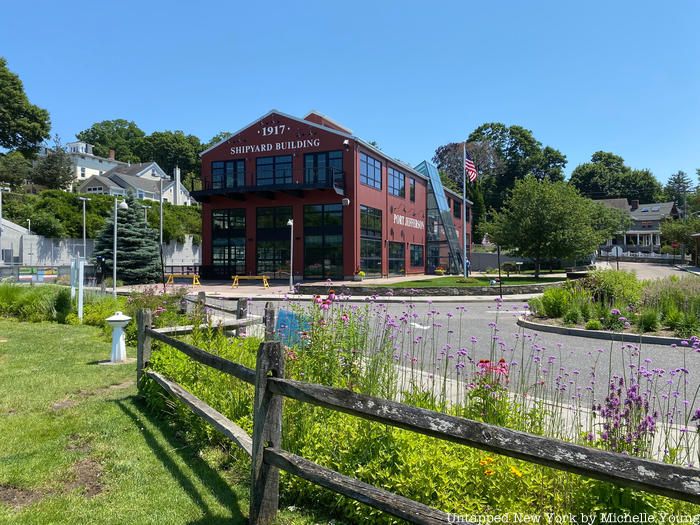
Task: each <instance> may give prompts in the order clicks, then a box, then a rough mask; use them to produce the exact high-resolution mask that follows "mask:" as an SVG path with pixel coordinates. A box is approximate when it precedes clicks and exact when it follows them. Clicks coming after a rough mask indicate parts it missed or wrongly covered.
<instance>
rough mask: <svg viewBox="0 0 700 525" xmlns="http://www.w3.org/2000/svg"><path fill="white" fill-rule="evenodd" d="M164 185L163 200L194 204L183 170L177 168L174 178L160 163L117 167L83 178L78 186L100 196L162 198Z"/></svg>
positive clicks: (180, 203)
mask: <svg viewBox="0 0 700 525" xmlns="http://www.w3.org/2000/svg"><path fill="white" fill-rule="evenodd" d="M161 184H162V192H163V201H165V202H170V203H171V204H175V205H187V206H189V205H190V204H192V199H191V197H190V194H189V191H187V189H186V188H185V187H184V186H183V184H182V182H181V181H180V170H179V169H177V168H176V169H175V174H174V177H173V179H170V178H169V177H168V176H167V175H166V173H165V172H164V171H163V170H162V169H161V167H160V166H159V165H158V164H157V163H156V162H142V163H139V164H124V165H120V166H116V167H114V168H111V169H110V170H108V171H106V172H105V173H103V174H101V175H93V176H92V177H90V178H89V179H87V180H85V181H83V182H82V183H81V184H80V185H79V186H78V191H79V192H80V193H93V194H100V195H126V194H127V193H133V195H134V196H135V197H136V198H137V199H146V200H153V201H158V200H160V192H161Z"/></svg>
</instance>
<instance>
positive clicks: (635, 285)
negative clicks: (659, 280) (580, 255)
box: [581, 270, 642, 307]
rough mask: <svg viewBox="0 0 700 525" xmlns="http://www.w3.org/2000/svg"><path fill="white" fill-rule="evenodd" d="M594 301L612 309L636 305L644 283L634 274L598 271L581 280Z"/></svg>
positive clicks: (618, 271) (621, 271) (620, 271)
mask: <svg viewBox="0 0 700 525" xmlns="http://www.w3.org/2000/svg"><path fill="white" fill-rule="evenodd" d="M581 283H582V285H583V286H584V287H585V288H586V289H588V290H589V291H590V293H591V294H592V295H593V299H594V300H596V301H598V302H601V303H603V304H606V305H608V306H610V307H612V306H613V305H614V304H625V305H630V304H636V303H637V302H638V301H639V299H640V297H641V293H642V283H641V282H640V281H638V280H637V277H636V276H635V274H634V273H633V272H628V271H623V270H596V271H594V272H591V273H590V274H589V275H588V276H587V277H585V278H584V279H581Z"/></svg>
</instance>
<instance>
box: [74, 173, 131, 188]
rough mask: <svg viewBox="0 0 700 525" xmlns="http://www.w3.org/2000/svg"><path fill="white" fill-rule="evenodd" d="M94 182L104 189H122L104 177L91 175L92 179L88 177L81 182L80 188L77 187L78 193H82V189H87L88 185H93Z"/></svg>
mask: <svg viewBox="0 0 700 525" xmlns="http://www.w3.org/2000/svg"><path fill="white" fill-rule="evenodd" d="M95 182H99V183H100V184H101V185H102V186H104V187H105V188H109V189H123V188H122V187H121V186H120V185H119V184H117V183H116V182H113V181H112V180H110V179H109V178H108V177H106V176H105V175H93V176H92V177H89V178H88V179H87V180H86V181H85V182H83V183H82V184H81V185H80V186H78V191H82V190H83V188H87V187H88V185H89V184H94V183H95Z"/></svg>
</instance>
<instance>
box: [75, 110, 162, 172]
mask: <svg viewBox="0 0 700 525" xmlns="http://www.w3.org/2000/svg"><path fill="white" fill-rule="evenodd" d="M145 136H146V134H145V133H144V132H143V130H142V129H141V128H139V127H138V126H137V125H136V123H135V122H133V121H128V120H124V119H116V120H103V121H102V122H96V123H95V124H93V125H92V126H90V127H89V128H88V129H85V130H83V131H81V132H80V133H78V134H77V135H76V137H78V139H79V140H82V141H84V142H87V143H89V144H92V145H93V146H94V149H93V153H94V154H95V155H97V156H99V157H108V156H109V150H110V149H113V150H114V151H115V158H116V159H117V160H121V161H123V162H141V160H142V159H141V157H140V156H139V153H138V152H139V151H140V149H141V143H142V142H143V138H144V137H145ZM143 160H150V159H143Z"/></svg>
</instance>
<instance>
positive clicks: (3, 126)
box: [0, 57, 51, 156]
mask: <svg viewBox="0 0 700 525" xmlns="http://www.w3.org/2000/svg"><path fill="white" fill-rule="evenodd" d="M50 131H51V120H50V119H49V112H48V111H46V110H45V109H42V108H40V107H39V106H35V105H34V104H32V103H31V102H29V99H28V98H27V95H26V93H25V92H24V86H23V85H22V81H21V80H20V79H19V77H18V76H17V75H15V74H14V73H12V72H11V71H10V70H9V69H8V67H7V61H6V60H5V59H4V58H2V57H0V147H2V148H6V149H13V150H17V151H20V152H22V153H24V154H25V155H27V156H29V155H33V154H34V153H36V151H37V149H38V147H39V145H40V144H41V143H42V142H43V141H44V140H46V139H47V138H49V133H50Z"/></svg>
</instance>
